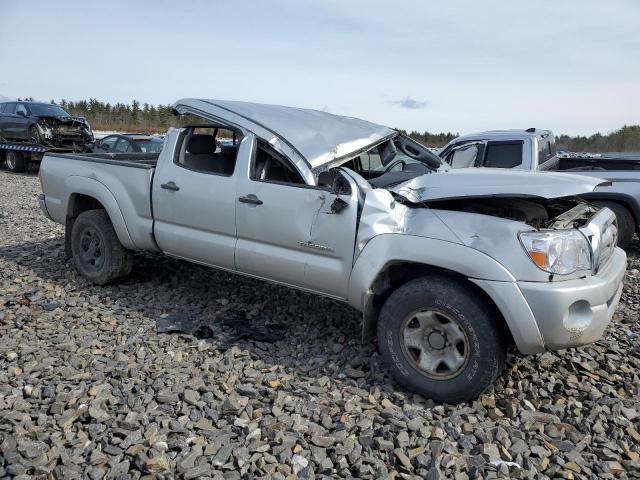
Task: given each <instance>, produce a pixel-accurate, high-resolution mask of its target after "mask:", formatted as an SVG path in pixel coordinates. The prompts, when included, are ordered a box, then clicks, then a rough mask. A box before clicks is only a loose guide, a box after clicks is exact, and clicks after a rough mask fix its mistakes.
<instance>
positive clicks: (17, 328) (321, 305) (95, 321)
mask: <svg viewBox="0 0 640 480" xmlns="http://www.w3.org/2000/svg"><path fill="white" fill-rule="evenodd" d="M38 192H39V185H38V181H37V178H36V177H35V176H33V175H24V176H19V175H11V174H9V173H6V172H0V477H4V476H16V477H21V478H34V477H42V478H45V477H48V476H52V478H56V479H58V478H65V479H66V478H91V479H99V478H118V479H125V478H132V479H137V478H153V477H156V478H178V477H180V478H186V479H191V478H199V477H212V478H254V477H268V478H296V477H297V478H314V477H315V478H322V477H334V478H349V477H359V478H425V477H426V478H456V479H464V478H474V477H483V478H491V477H507V476H510V477H515V478H534V477H535V478H547V477H552V478H556V477H559V478H614V477H634V476H635V477H636V478H640V463H639V462H640V461H639V454H640V402H639V400H638V399H639V397H640V380H639V374H638V370H639V368H638V367H640V350H639V349H638V346H639V345H640V322H639V320H638V312H640V272H639V270H638V269H639V268H640V243H639V242H637V241H636V243H635V244H634V245H633V246H632V248H631V250H630V266H629V270H628V273H627V277H626V287H625V290H624V293H623V296H622V304H621V306H620V308H619V310H618V312H617V313H616V315H615V319H614V322H613V324H612V325H611V326H610V327H609V328H608V330H607V332H606V334H605V336H604V338H603V339H602V340H600V341H599V342H598V343H597V344H595V345H591V346H588V347H585V348H579V349H575V350H570V351H563V352H559V353H545V354H544V355H537V356H531V357H528V358H523V357H513V358H511V359H510V361H509V364H508V368H507V370H506V371H505V372H504V374H503V375H502V377H501V378H499V379H498V381H497V382H496V384H495V388H494V389H493V390H492V391H490V392H488V393H487V394H485V395H483V396H482V397H481V398H480V399H479V400H478V401H476V402H474V403H472V404H466V405H460V406H456V407H451V406H447V405H434V404H433V402H431V401H429V400H425V399H422V398H420V397H417V396H414V395H412V394H410V393H407V392H406V391H403V390H402V389H401V388H399V387H398V386H397V385H396V384H395V383H394V381H393V380H392V379H391V377H390V376H389V375H388V374H387V373H385V371H384V368H383V367H382V362H381V359H380V357H379V355H378V354H377V353H376V350H375V347H374V345H372V344H367V345H362V344H361V343H360V342H359V334H360V330H359V321H358V320H359V319H358V315H357V314H356V313H355V312H353V311H352V310H350V309H349V308H348V307H345V306H343V305H341V304H339V303H336V302H334V301H330V300H326V299H322V298H317V297H314V296H311V295H307V294H305V293H300V292H297V291H293V290H289V289H286V288H283V287H278V286H273V285H269V284H265V283H261V282H258V281H254V280H251V279H247V278H243V277H240V276H233V275H230V274H227V273H221V272H216V271H214V270H210V269H205V268H201V267H198V266H194V265H190V264H188V263H185V262H180V261H176V260H171V259H166V258H162V257H156V256H150V255H142V256H139V257H137V264H136V267H135V270H134V273H133V275H132V276H131V278H130V279H128V280H127V281H125V282H124V283H121V284H119V285H116V286H109V287H96V286H92V285H90V284H88V283H87V282H86V281H85V280H84V279H82V278H80V277H79V276H78V275H76V273H75V271H74V270H73V268H71V267H70V265H69V264H67V263H66V262H65V260H64V258H63V246H62V245H63V244H62V242H63V240H62V234H63V230H62V227H61V226H59V225H55V224H53V223H52V222H50V221H48V220H46V219H45V218H44V217H43V216H42V215H41V213H40V211H39V209H38V206H37V199H36V195H37V193H38ZM172 313H180V314H184V315H189V316H191V317H193V318H198V319H206V320H209V321H210V322H211V323H210V325H211V331H212V332H213V338H210V339H207V338H194V337H192V336H189V335H183V334H167V333H158V332H156V319H157V318H159V317H161V316H163V315H164V316H166V315H168V314H172ZM238 315H239V316H240V317H242V318H246V322H247V324H248V325H250V326H252V327H253V328H256V329H259V328H260V327H262V328H263V329H264V327H265V325H266V326H267V329H268V328H269V327H268V325H269V324H270V323H274V322H275V323H278V324H279V326H280V327H281V328H284V329H285V332H284V334H282V337H281V338H282V339H281V340H278V341H276V342H275V343H266V342H261V341H258V340H255V339H253V338H246V336H245V337H244V338H242V337H241V338H238V337H237V336H236V335H235V334H234V331H233V330H232V329H231V328H229V327H228V326H225V325H224V322H223V321H224V320H225V319H229V318H233V317H234V316H238ZM267 331H268V330H267ZM263 340H264V339H263Z"/></svg>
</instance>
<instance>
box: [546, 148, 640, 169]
mask: <svg viewBox="0 0 640 480" xmlns="http://www.w3.org/2000/svg"><path fill="white" fill-rule="evenodd" d="M575 169H580V170H640V152H621V153H602V154H597V155H584V156H581V155H580V154H571V155H568V156H559V158H558V170H575Z"/></svg>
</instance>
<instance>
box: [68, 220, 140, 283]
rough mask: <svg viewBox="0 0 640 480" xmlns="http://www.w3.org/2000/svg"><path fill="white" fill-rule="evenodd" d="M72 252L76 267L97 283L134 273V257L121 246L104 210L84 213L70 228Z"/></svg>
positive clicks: (84, 275) (83, 274) (111, 280)
mask: <svg viewBox="0 0 640 480" xmlns="http://www.w3.org/2000/svg"><path fill="white" fill-rule="evenodd" d="M71 253H72V255H73V262H74V263H75V265H76V269H77V270H78V272H79V273H80V274H81V275H82V276H83V277H86V278H88V279H89V280H91V281H92V282H93V283H95V284H98V285H105V284H107V283H110V282H113V281H114V280H117V279H119V278H122V277H124V276H126V275H128V274H129V273H131V268H132V266H133V257H132V255H131V252H129V251H128V250H127V249H126V248H124V247H123V246H122V244H121V243H120V240H118V236H117V235H116V232H115V230H114V229H113V225H112V224H111V220H110V219H109V215H108V214H107V212H106V211H105V210H87V211H86V212H82V213H81V214H80V215H79V216H78V218H77V219H76V220H75V222H74V223H73V228H72V230H71Z"/></svg>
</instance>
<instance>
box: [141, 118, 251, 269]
mask: <svg viewBox="0 0 640 480" xmlns="http://www.w3.org/2000/svg"><path fill="white" fill-rule="evenodd" d="M192 134H193V132H192V131H189V130H188V129H185V130H182V131H174V132H172V133H171V135H172V136H176V137H177V138H176V140H175V142H176V144H177V147H176V149H175V151H172V150H171V149H169V148H167V149H165V150H163V152H162V153H161V161H160V162H158V167H157V170H156V173H155V176H154V179H153V193H152V200H153V203H152V204H153V215H154V220H155V222H154V234H155V238H156V241H157V243H158V246H159V247H160V249H161V250H162V251H163V252H165V253H167V254H168V255H173V256H176V257H180V258H185V259H188V260H191V261H194V262H198V263H202V264H205V265H211V266H215V267H221V268H226V269H233V268H234V251H235V243H236V212H235V209H236V198H237V195H236V183H237V177H238V172H237V171H238V169H237V168H233V171H232V172H230V171H227V172H226V173H220V169H219V168H218V164H219V162H220V161H221V160H222V159H221V157H219V156H218V155H217V154H216V148H215V139H206V138H203V137H205V136H206V134H199V135H196V136H198V137H199V138H198V139H199V140H200V141H201V142H199V143H200V144H202V145H204V146H205V147H206V146H207V145H211V148H210V149H209V150H210V151H205V150H202V148H203V147H202V146H201V145H200V146H199V147H198V148H199V150H197V153H190V150H189V148H190V147H189V143H190V141H191V140H190V139H191V138H193V137H194V135H192ZM207 140H209V141H207ZM173 142H174V140H173V138H170V139H169V141H168V145H171V144H173ZM192 143H193V144H194V148H193V151H194V152H196V148H195V143H197V142H195V141H194V142H192ZM250 145H251V138H245V139H244V141H242V142H241V143H240V145H239V148H238V153H237V158H240V157H242V156H247V157H248V156H249V151H250V149H251V147H250ZM237 158H234V159H233V160H234V161H236V162H237Z"/></svg>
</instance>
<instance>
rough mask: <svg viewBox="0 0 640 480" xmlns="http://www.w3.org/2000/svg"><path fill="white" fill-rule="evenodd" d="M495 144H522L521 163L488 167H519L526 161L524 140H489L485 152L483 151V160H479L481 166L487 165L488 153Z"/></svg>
mask: <svg viewBox="0 0 640 480" xmlns="http://www.w3.org/2000/svg"><path fill="white" fill-rule="evenodd" d="M493 145H520V163H518V164H517V165H514V166H513V167H487V168H505V169H509V168H518V167H519V166H521V165H522V164H523V163H524V140H489V141H487V142H485V147H484V152H482V157H481V158H482V160H481V161H480V162H479V163H480V165H479V166H481V167H486V163H487V153H489V147H491V146H493Z"/></svg>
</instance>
